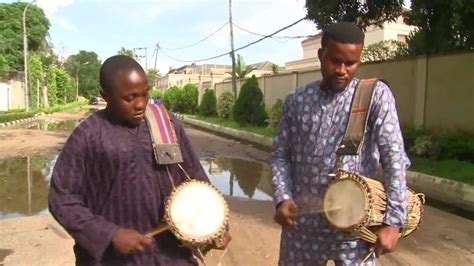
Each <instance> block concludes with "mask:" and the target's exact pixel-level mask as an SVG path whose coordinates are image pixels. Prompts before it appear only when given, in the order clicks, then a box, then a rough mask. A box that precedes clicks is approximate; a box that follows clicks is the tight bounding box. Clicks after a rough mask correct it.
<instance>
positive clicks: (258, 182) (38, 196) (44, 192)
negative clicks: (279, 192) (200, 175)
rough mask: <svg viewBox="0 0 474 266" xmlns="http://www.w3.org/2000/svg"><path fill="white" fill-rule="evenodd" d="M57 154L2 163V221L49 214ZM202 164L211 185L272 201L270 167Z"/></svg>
mask: <svg viewBox="0 0 474 266" xmlns="http://www.w3.org/2000/svg"><path fill="white" fill-rule="evenodd" d="M56 159H57V155H37V156H30V157H21V158H13V159H7V160H1V161H0V184H1V186H0V219H6V218H14V217H22V216H31V215H44V214H47V213H48V192H49V183H50V180H51V174H52V170H53V167H54V164H55V163H56ZM201 163H202V165H203V167H204V169H205V170H206V172H207V174H208V176H209V178H210V180H211V182H212V183H213V184H214V185H215V186H216V187H217V188H218V189H219V190H220V191H221V192H222V193H223V194H225V195H229V196H234V197H244V198H249V199H255V200H271V199H272V197H271V194H272V186H271V180H270V173H271V171H270V167H269V166H268V165H266V164H262V163H258V162H253V161H247V160H241V159H234V158H205V159H202V160H201Z"/></svg>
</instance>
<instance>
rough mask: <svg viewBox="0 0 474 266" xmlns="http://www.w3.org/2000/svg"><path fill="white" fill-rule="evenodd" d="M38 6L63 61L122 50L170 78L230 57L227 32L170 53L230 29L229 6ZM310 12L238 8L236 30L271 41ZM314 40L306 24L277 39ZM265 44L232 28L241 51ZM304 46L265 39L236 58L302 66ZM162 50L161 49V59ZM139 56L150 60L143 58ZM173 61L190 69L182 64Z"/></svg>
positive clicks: (100, 1) (71, 1)
mask: <svg viewBox="0 0 474 266" xmlns="http://www.w3.org/2000/svg"><path fill="white" fill-rule="evenodd" d="M2 2H13V1H2ZM36 4H37V5H38V6H40V7H41V8H43V10H44V11H45V13H46V16H47V17H48V19H49V21H50V23H51V26H50V30H49V33H50V37H51V41H52V44H53V46H54V50H55V52H56V53H57V54H58V56H59V57H60V58H62V59H66V58H67V57H68V56H69V55H72V54H75V53H77V52H78V51H79V50H86V51H94V52H96V53H97V54H98V56H99V58H100V59H101V61H102V62H103V61H104V60H105V59H107V58H108V57H110V56H113V55H115V54H117V51H118V50H119V49H120V48H121V47H125V48H127V49H133V48H145V47H146V48H147V56H148V60H147V62H145V58H141V59H140V63H141V64H142V66H144V67H148V68H153V67H154V65H155V58H156V65H157V66H156V67H157V69H158V70H160V72H162V73H166V72H167V71H168V70H169V67H180V66H182V65H186V64H191V63H192V62H195V61H196V60H199V59H204V58H209V57H212V56H215V55H219V54H222V53H226V52H229V51H230V37H229V25H226V26H224V27H223V28H222V29H221V30H220V31H218V32H217V33H216V34H214V35H213V36H212V37H210V38H209V39H207V40H206V41H204V42H202V43H200V44H198V45H195V46H192V47H190V48H187V49H180V50H170V49H168V50H166V49H165V48H180V47H184V46H187V45H190V44H193V43H196V42H198V41H199V40H201V39H203V38H205V37H207V36H208V35H209V34H211V33H212V32H214V31H215V30H217V29H218V28H220V27H221V26H222V25H224V24H225V23H226V22H228V18H229V13H228V0H147V1H145V0H135V1H133V0H38V2H37V3H36ZM304 4H305V0H233V1H232V8H233V12H232V13H233V14H232V16H233V22H234V23H235V24H236V25H238V26H240V27H242V28H244V29H247V30H250V31H253V32H256V33H260V34H269V33H273V32H274V31H276V30H278V29H281V28H283V27H285V26H287V25H289V24H291V23H293V22H295V21H297V20H299V19H301V18H303V17H304V16H305V15H306V9H305V7H304ZM316 33H317V29H316V26H315V24H314V23H313V22H311V21H308V20H305V21H302V22H300V23H298V24H297V25H295V26H293V27H291V28H290V29H288V30H285V31H283V32H281V33H280V34H279V35H280V36H297V35H313V34H316ZM277 36H278V35H277ZM259 38H260V36H256V35H252V34H250V33H247V32H245V31H242V30H240V29H238V28H236V27H234V45H235V48H238V47H241V46H243V45H246V44H248V43H250V42H252V41H255V40H257V39H259ZM302 40H304V39H267V40H264V41H262V42H259V43H258V44H255V45H253V46H251V47H249V48H246V49H243V50H241V51H239V52H237V53H238V54H241V55H242V56H243V57H244V59H245V61H246V63H247V64H253V63H257V62H262V61H270V62H273V63H277V64H279V65H280V66H283V65H284V63H285V62H288V61H294V60H298V59H302V57H303V50H302V47H301V41H302ZM158 42H159V44H160V47H163V49H162V50H161V49H160V50H159V51H158V56H157V57H156V49H155V47H156V44H157V43H158ZM137 52H138V53H139V54H140V55H145V50H138V51H137ZM167 55H168V56H171V57H174V58H176V59H180V60H184V61H191V62H189V63H186V62H179V61H176V60H173V59H171V58H169V57H168V56H167ZM196 63H197V64H202V63H209V64H231V60H230V57H229V56H228V55H226V56H224V57H221V58H218V59H214V60H210V61H205V62H196Z"/></svg>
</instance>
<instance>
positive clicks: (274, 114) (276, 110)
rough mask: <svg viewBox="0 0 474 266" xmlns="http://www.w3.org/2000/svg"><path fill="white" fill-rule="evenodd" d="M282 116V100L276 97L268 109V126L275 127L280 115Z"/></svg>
mask: <svg viewBox="0 0 474 266" xmlns="http://www.w3.org/2000/svg"><path fill="white" fill-rule="evenodd" d="M282 116H283V102H282V100H281V99H280V98H278V99H277V100H276V102H275V104H273V106H272V108H271V109H270V114H269V117H268V127H269V128H273V129H275V128H276V127H277V126H278V124H279V123H280V120H281V117H282Z"/></svg>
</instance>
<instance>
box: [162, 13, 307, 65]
mask: <svg viewBox="0 0 474 266" xmlns="http://www.w3.org/2000/svg"><path fill="white" fill-rule="evenodd" d="M305 19H306V17H304V18H301V19H299V20H297V21H295V22H293V23H291V24H290V25H288V26H285V27H283V28H281V29H279V30H277V31H275V32H274V33H272V34H269V35H265V36H263V37H262V38H260V39H258V40H256V41H253V42H251V43H249V44H246V45H244V46H241V47H239V48H237V49H235V50H234V52H237V51H239V50H242V49H245V48H247V47H249V46H252V45H254V44H256V43H259V42H261V41H263V40H265V39H267V38H271V37H272V36H273V35H275V34H277V33H279V32H281V31H284V30H286V29H288V28H291V27H293V26H294V25H296V24H298V23H300V22H301V21H303V20H305ZM160 48H161V47H160V46H158V49H160ZM161 52H162V53H163V54H164V55H165V56H166V57H168V58H170V59H172V60H175V61H178V62H183V63H196V62H203V61H209V60H212V59H216V58H219V57H223V56H226V55H228V54H230V53H231V51H230V52H227V53H223V54H219V55H216V56H212V57H208V58H204V59H198V60H181V59H178V58H175V57H173V56H170V55H169V54H167V53H165V52H164V51H163V49H162V50H161Z"/></svg>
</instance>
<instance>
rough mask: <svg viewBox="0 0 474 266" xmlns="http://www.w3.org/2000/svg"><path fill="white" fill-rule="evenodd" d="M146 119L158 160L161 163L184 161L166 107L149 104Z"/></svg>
mask: <svg viewBox="0 0 474 266" xmlns="http://www.w3.org/2000/svg"><path fill="white" fill-rule="evenodd" d="M145 119H146V121H147V125H148V128H149V130H150V137H151V141H152V145H153V153H154V155H155V160H156V162H157V163H158V164H160V165H163V164H176V163H182V162H183V156H182V154H181V149H180V146H179V143H178V138H177V136H176V132H175V129H174V125H173V123H172V122H171V119H170V117H169V115H168V111H167V110H166V108H165V107H164V106H163V105H162V104H149V105H148V106H147V108H146V110H145Z"/></svg>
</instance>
